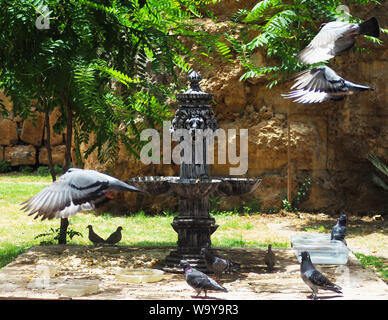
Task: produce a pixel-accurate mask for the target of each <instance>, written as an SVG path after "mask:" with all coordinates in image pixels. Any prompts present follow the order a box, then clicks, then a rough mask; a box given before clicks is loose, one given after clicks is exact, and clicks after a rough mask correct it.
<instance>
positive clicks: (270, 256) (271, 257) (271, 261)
mask: <svg viewBox="0 0 388 320" xmlns="http://www.w3.org/2000/svg"><path fill="white" fill-rule="evenodd" d="M264 262H265V264H266V265H267V269H268V271H272V270H273V267H274V265H275V264H276V256H275V254H274V253H273V252H272V245H271V244H269V245H268V251H267V252H266V254H265V256H264Z"/></svg>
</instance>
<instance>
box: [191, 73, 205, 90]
mask: <svg viewBox="0 0 388 320" xmlns="http://www.w3.org/2000/svg"><path fill="white" fill-rule="evenodd" d="M187 79H188V80H189V81H190V89H191V90H190V91H201V88H200V87H199V82H200V81H201V80H202V78H201V76H200V75H199V74H198V73H197V72H196V71H194V70H193V71H191V72H190V73H189V75H188V76H187Z"/></svg>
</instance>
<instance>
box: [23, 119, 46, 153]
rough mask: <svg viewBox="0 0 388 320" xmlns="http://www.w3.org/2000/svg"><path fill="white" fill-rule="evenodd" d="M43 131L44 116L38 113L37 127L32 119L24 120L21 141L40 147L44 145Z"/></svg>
mask: <svg viewBox="0 0 388 320" xmlns="http://www.w3.org/2000/svg"><path fill="white" fill-rule="evenodd" d="M43 130H44V114H43V113H41V112H37V113H36V122H35V126H34V121H33V118H32V117H29V118H27V119H26V120H24V122H23V127H22V133H21V135H20V139H21V140H22V141H23V142H26V143H29V144H32V145H34V146H40V145H42V138H43Z"/></svg>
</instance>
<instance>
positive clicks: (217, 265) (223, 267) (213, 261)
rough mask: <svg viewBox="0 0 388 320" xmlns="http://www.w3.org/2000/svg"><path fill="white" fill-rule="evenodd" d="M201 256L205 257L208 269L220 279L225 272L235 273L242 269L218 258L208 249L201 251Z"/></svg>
mask: <svg viewBox="0 0 388 320" xmlns="http://www.w3.org/2000/svg"><path fill="white" fill-rule="evenodd" d="M201 255H202V256H203V257H204V259H205V263H206V266H207V267H208V269H209V270H211V271H213V272H214V275H215V276H216V277H217V278H218V279H219V278H220V276H221V274H222V273H223V272H227V271H231V272H233V271H237V270H239V269H240V265H239V264H237V263H235V262H232V261H229V260H226V259H223V258H220V257H217V256H215V255H213V254H212V252H211V251H210V250H209V249H207V248H202V249H201Z"/></svg>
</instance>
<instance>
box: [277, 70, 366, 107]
mask: <svg viewBox="0 0 388 320" xmlns="http://www.w3.org/2000/svg"><path fill="white" fill-rule="evenodd" d="M294 78H295V79H296V81H295V83H294V84H293V85H292V87H291V90H292V89H294V88H295V90H294V91H292V92H290V93H288V94H282V96H283V97H284V98H290V99H293V98H296V99H295V100H293V101H294V102H301V103H320V102H324V101H327V100H334V101H338V100H342V99H344V98H345V97H346V96H348V95H352V94H354V93H357V92H360V91H366V90H374V88H371V87H368V86H363V85H360V84H356V83H353V82H350V81H347V80H345V79H343V78H342V77H340V76H339V75H338V74H337V73H336V72H335V71H334V70H333V69H331V68H329V67H327V66H319V67H315V68H312V69H308V70H304V71H302V72H300V73H298V74H297V75H296V76H295V77H294Z"/></svg>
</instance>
